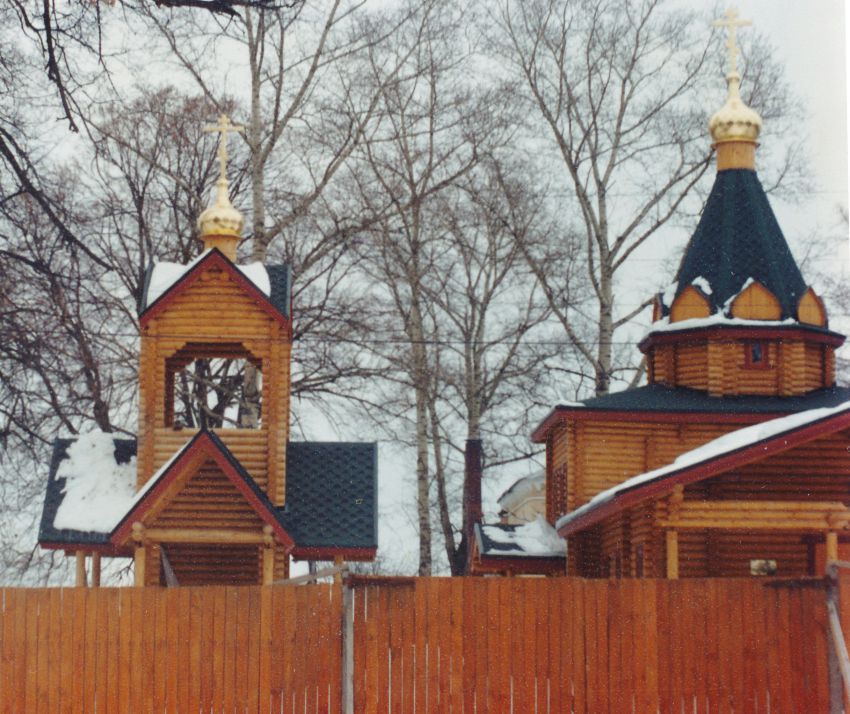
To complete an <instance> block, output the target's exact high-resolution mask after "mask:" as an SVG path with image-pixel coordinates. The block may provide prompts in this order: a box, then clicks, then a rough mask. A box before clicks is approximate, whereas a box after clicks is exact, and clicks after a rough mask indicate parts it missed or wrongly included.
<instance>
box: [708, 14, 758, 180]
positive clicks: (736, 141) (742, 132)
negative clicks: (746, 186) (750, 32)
mask: <svg viewBox="0 0 850 714" xmlns="http://www.w3.org/2000/svg"><path fill="white" fill-rule="evenodd" d="M752 24H753V23H752V22H751V21H750V20H742V19H740V18H739V17H738V12H737V10H735V9H734V8H730V9H729V10H727V11H726V12H725V13H724V19H722V20H716V21H715V22H714V23H713V25H714V27H725V28H726V30H727V37H726V49H727V50H728V53H729V72H728V73H727V75H726V86H727V89H728V93H727V96H726V103H725V104H724V105H723V106H722V107H721V108H720V109H719V110H718V111H717V112H716V113H715V114H714V116H712V117H711V120H710V121H709V122H708V129H709V131H710V132H711V137H712V139H714V145H715V147H716V148H717V169H718V171H723V170H725V169H753V168H755V149H756V146H757V144H756V140H757V139H758V136H759V133H760V132H761V117H760V116H759V115H758V112H756V111H755V110H753V109H750V107H748V106H747V105H746V104H744V102H743V100H742V99H741V92H740V88H741V75H740V74H738V54H739V50H738V41H737V40H738V28H739V27H746V26H748V25H752Z"/></svg>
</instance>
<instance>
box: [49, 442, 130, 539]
mask: <svg viewBox="0 0 850 714" xmlns="http://www.w3.org/2000/svg"><path fill="white" fill-rule="evenodd" d="M113 438H114V435H113V434H106V433H104V432H102V431H92V432H89V433H87V434H82V435H80V436H79V438H77V440H76V441H74V443H73V444H71V445H70V446H69V447H68V457H67V458H66V459H64V460H63V461H62V462H61V463H60V464H59V469H58V471H57V473H56V476H57V478H64V479H65V487H64V489H63V491H62V493H63V494H64V498H63V499H62V503H61V504H60V505H59V508H58V509H57V511H56V517H55V518H54V519H53V525H54V527H55V528H59V529H64V528H69V529H72V530H77V531H95V532H98V533H108V532H109V531H111V530H112V529H113V528H114V527H115V526H116V525H117V524H118V522H119V521H120V520H121V517H122V516H123V515H124V513H125V512H126V511H127V507H128V506H129V504H131V503H132V502H133V497H134V495H135V491H136V457H135V456H134V457H133V458H132V459H130V461H129V462H128V463H126V464H118V463H116V462H115V442H114V441H113Z"/></svg>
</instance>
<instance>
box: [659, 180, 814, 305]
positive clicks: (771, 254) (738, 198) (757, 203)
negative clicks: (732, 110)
mask: <svg viewBox="0 0 850 714" xmlns="http://www.w3.org/2000/svg"><path fill="white" fill-rule="evenodd" d="M700 277H701V278H704V279H705V280H706V281H707V282H708V285H709V286H710V288H711V294H710V295H707V297H708V300H709V304H710V305H711V311H712V313H715V312H718V311H720V310H721V309H722V308H723V306H724V305H725V303H726V302H727V301H728V300H729V299H730V298H733V297H735V295H737V294H738V293H739V292H741V290H742V288H743V287H744V285H745V283H746V282H747V280H748V279H749V278H753V279H754V280H757V281H758V282H760V283H761V284H762V285H764V286H765V287H766V288H767V289H768V290H770V291H771V292H772V293H773V294H774V295H775V296H776V298H777V299H778V300H779V304H780V305H781V307H782V319H785V318H788V317H791V318H796V314H797V302H798V301H799V299H800V297H801V296H802V294H803V293H804V292H805V290H806V283H805V281H804V280H803V276H802V274H801V273H800V269H799V268H798V267H797V263H796V262H795V261H794V256H792V255H791V250H790V249H789V248H788V244H787V243H786V242H785V237H784V236H783V235H782V230H781V229H780V228H779V223H777V221H776V216H774V215H773V210H772V209H771V208H770V203H769V202H768V200H767V195H766V194H765V192H764V189H763V188H762V186H761V182H760V181H759V179H758V176H757V175H756V172H755V171H751V170H749V169H729V170H726V171H719V172H718V173H717V178H716V179H715V181H714V187H713V188H712V190H711V195H709V197H708V202H707V203H706V204H705V209H704V210H703V213H702V217H701V218H700V222H699V225H698V226H697V229H696V231H695V232H694V235H693V237H692V238H691V241H690V243H688V247H687V249H686V250H685V255H684V257H683V258H682V264H681V266H680V267H679V273H678V275H677V286H676V297H678V295H679V294H680V293H681V292H682V291H683V290H684V289H685V288H687V287H688V286H689V285H691V284H692V283H693V282H694V280H697V278H700ZM700 283H701V281H698V285H699V284H700ZM669 307H670V306H669V305H666V306H665V310H669Z"/></svg>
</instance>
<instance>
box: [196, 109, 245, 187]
mask: <svg viewBox="0 0 850 714" xmlns="http://www.w3.org/2000/svg"><path fill="white" fill-rule="evenodd" d="M204 131H205V132H208V133H212V132H215V133H218V134H220V136H219V138H218V163H219V166H220V167H221V180H223V181H226V180H227V132H229V131H232V132H236V133H244V131H245V127H244V126H240V125H238V124H233V123H231V121H230V117H229V116H227V114H222V115H221V116H220V117H219V118H218V124H213V125H207V126H205V127H204Z"/></svg>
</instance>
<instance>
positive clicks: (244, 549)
mask: <svg viewBox="0 0 850 714" xmlns="http://www.w3.org/2000/svg"><path fill="white" fill-rule="evenodd" d="M162 547H163V548H165V552H166V553H167V555H168V561H169V563H171V567H172V569H173V570H174V574H175V576H176V577H177V582H178V583H179V584H180V585H181V586H185V585H258V584H259V583H260V582H261V580H262V573H261V571H260V567H261V566H260V562H261V561H260V548H261V546H256V545H233V544H212V545H209V544H186V543H168V544H166V545H164V546H162ZM163 584H164V583H163Z"/></svg>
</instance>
